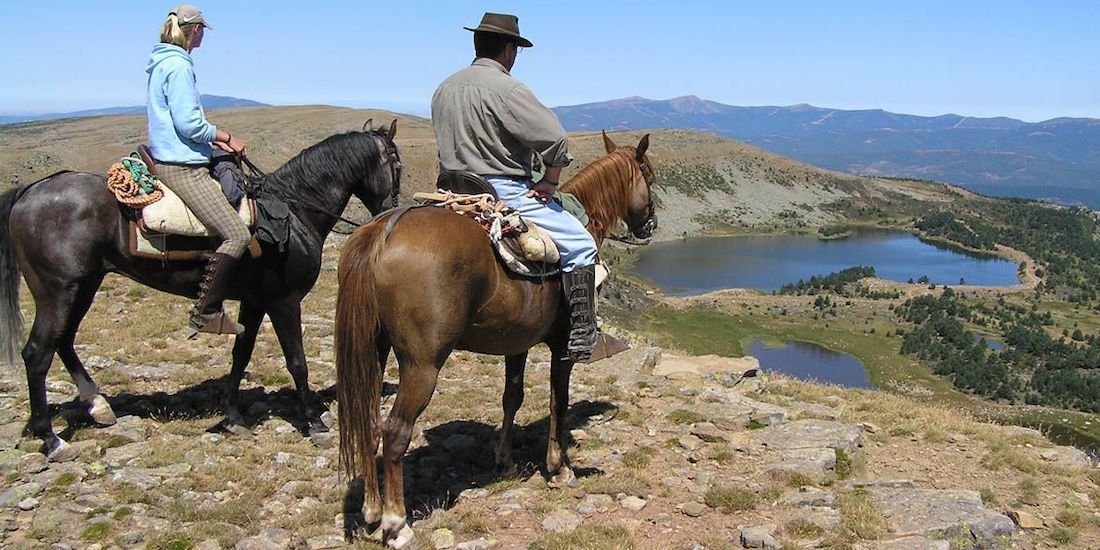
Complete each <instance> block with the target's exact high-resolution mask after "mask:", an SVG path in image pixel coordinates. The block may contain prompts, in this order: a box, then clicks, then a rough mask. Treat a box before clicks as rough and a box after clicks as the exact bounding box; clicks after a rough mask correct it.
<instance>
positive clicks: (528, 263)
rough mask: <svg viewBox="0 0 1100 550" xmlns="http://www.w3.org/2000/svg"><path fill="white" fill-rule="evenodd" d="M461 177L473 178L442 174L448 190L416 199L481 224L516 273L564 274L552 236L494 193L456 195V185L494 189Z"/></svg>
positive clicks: (440, 179)
mask: <svg viewBox="0 0 1100 550" xmlns="http://www.w3.org/2000/svg"><path fill="white" fill-rule="evenodd" d="M451 174H456V173H451ZM461 174H464V175H466V176H471V177H462V178H456V179H452V180H451V181H443V180H444V175H442V174H441V175H440V178H439V181H440V182H442V183H444V184H445V185H448V189H444V188H442V187H441V188H440V189H439V190H438V192H436V193H416V194H414V195H413V198H414V199H417V200H419V201H421V202H422V203H423V204H424V205H425V206H436V207H440V208H447V209H450V210H452V211H454V212H455V213H457V214H460V215H464V216H466V217H469V218H471V219H473V220H474V221H476V222H478V225H480V226H481V228H482V229H484V230H485V233H486V234H487V235H488V237H489V240H490V242H491V243H492V245H493V250H494V251H496V254H497V258H498V259H499V260H500V261H501V263H502V264H504V266H505V267H506V268H508V269H509V270H510V271H512V272H513V273H516V274H517V275H522V276H524V277H537V278H545V277H550V276H553V275H557V274H558V273H559V272H560V271H561V266H560V265H559V264H560V262H561V256H559V254H558V248H557V246H556V245H555V244H554V241H553V240H552V239H550V236H549V235H547V234H546V232H545V231H543V230H541V229H539V227H538V226H536V225H535V224H533V223H531V222H528V221H525V220H523V219H521V218H520V216H519V213H518V212H516V211H514V210H512V209H511V208H508V207H506V206H504V203H502V202H500V200H498V199H497V197H496V193H495V192H493V193H489V192H483V193H476V194H467V193H458V192H454V191H453V189H454V188H455V187H456V186H457V187H460V188H463V189H472V190H476V189H477V186H478V185H479V182H478V180H480V183H482V184H484V185H485V186H487V187H488V188H489V190H492V186H490V185H489V184H488V182H486V181H485V180H484V179H483V178H481V176H478V175H476V174H469V173H461ZM456 184H457V185H456Z"/></svg>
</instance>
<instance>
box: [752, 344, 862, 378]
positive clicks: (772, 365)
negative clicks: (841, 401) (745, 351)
mask: <svg viewBox="0 0 1100 550" xmlns="http://www.w3.org/2000/svg"><path fill="white" fill-rule="evenodd" d="M749 355H751V356H753V357H755V358H757V359H759V360H760V368H762V369H764V370H766V371H775V372H781V373H783V374H786V375H788V376H793V377H795V378H799V379H801V380H812V381H817V382H824V383H827V384H836V385H839V386H844V387H848V388H870V387H871V380H870V379H869V378H868V377H867V371H866V369H864V368H863V363H860V362H859V359H856V358H855V357H853V356H851V355H848V354H847V353H840V352H836V351H833V350H830V349H826V348H823V347H821V346H818V345H816V344H810V343H806V342H791V341H787V342H783V345H782V346H780V347H775V346H769V345H768V344H766V343H765V342H763V341H761V340H758V339H756V340H753V341H752V343H751V344H750V345H749Z"/></svg>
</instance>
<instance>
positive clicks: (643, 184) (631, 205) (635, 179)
mask: <svg viewBox="0 0 1100 550" xmlns="http://www.w3.org/2000/svg"><path fill="white" fill-rule="evenodd" d="M603 145H604V149H606V150H607V152H608V153H613V152H615V151H618V150H624V151H625V152H627V153H628V154H629V156H630V157H631V158H632V159H633V160H634V162H635V163H636V164H637V168H638V169H637V170H636V171H632V174H633V176H632V181H631V182H630V190H629V194H628V199H627V208H626V215H625V216H624V217H623V220H624V221H625V222H626V225H627V227H629V228H630V233H631V234H632V235H634V236H635V237H636V238H638V239H648V238H650V237H651V236H653V230H654V229H657V209H656V208H655V207H654V206H653V185H654V184H655V183H657V172H656V171H654V170H653V163H651V162H650V161H649V157H648V156H647V155H646V151H647V150H648V149H649V134H646V135H644V136H642V139H641V140H640V141H639V142H638V146H637V147H631V146H629V145H625V146H622V147H619V146H618V145H615V142H613V141H611V138H609V137H607V132H603Z"/></svg>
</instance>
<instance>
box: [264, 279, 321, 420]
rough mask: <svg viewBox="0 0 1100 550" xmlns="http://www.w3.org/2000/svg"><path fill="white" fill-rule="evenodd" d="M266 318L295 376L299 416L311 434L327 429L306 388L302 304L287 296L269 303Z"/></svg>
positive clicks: (307, 377)
mask: <svg viewBox="0 0 1100 550" xmlns="http://www.w3.org/2000/svg"><path fill="white" fill-rule="evenodd" d="M267 315H268V317H270V318H271V326H272V327H273V328H274V329H275V335H276V336H278V337H279V345H280V346H282V348H283V357H284V358H285V359H286V368H287V370H288V371H290V376H291V377H292V378H294V387H295V389H297V391H298V406H299V407H301V414H302V417H303V418H305V419H306V421H307V422H308V423H309V431H310V433H314V432H326V431H328V428H327V427H325V424H324V423H323V422H321V411H320V407H318V406H317V396H315V395H314V394H313V390H311V389H310V388H309V367H307V366H306V352H305V349H304V348H303V347H302V303H301V300H299V299H296V298H293V297H288V298H286V299H284V300H282V301H280V302H278V303H275V304H272V305H270V306H268V313H267Z"/></svg>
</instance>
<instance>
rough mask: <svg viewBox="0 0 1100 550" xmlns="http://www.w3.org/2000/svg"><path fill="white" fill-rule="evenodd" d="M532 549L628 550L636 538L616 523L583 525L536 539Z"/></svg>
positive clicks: (632, 546)
mask: <svg viewBox="0 0 1100 550" xmlns="http://www.w3.org/2000/svg"><path fill="white" fill-rule="evenodd" d="M529 548H530V549H531V550H626V549H631V548H634V538H633V537H632V536H631V535H630V531H628V530H627V529H626V528H624V527H622V526H620V525H615V524H597V525H581V526H580V527H578V528H576V529H575V530H573V531H571V532H569V533H548V534H546V535H543V536H541V537H539V538H538V539H536V540H535V541H534V542H532V543H531V546H530V547H529Z"/></svg>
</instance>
